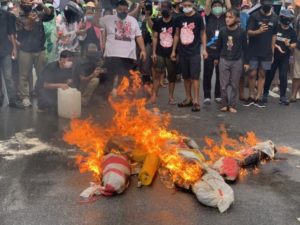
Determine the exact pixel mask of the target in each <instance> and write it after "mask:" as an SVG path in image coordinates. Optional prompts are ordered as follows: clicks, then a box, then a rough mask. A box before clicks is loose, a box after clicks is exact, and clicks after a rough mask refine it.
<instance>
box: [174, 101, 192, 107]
mask: <svg viewBox="0 0 300 225" xmlns="http://www.w3.org/2000/svg"><path fill="white" fill-rule="evenodd" d="M177 106H178V107H179V108H183V107H191V106H193V102H192V100H191V101H189V102H188V100H187V99H185V100H183V101H182V102H180V103H178V104H177Z"/></svg>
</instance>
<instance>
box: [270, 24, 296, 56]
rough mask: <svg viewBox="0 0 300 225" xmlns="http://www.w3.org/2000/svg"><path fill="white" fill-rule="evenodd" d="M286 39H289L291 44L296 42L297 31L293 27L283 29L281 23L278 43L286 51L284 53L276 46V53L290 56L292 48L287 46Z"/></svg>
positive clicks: (277, 36)
mask: <svg viewBox="0 0 300 225" xmlns="http://www.w3.org/2000/svg"><path fill="white" fill-rule="evenodd" d="M285 40H287V41H288V42H289V43H290V44H293V43H296V42H297V35H296V32H295V31H294V30H293V28H291V27H289V28H288V29H287V30H285V29H282V27H281V25H279V26H278V29H277V34H276V45H279V46H280V48H281V49H282V51H284V52H285V53H284V54H282V53H281V52H280V51H279V50H278V49H277V48H275V53H276V54H278V55H280V56H289V55H290V54H291V50H290V49H289V48H288V47H287V46H286V44H285Z"/></svg>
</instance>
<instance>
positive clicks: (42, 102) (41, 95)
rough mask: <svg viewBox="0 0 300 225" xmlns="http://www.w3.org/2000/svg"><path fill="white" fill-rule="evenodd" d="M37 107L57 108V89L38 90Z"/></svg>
mask: <svg viewBox="0 0 300 225" xmlns="http://www.w3.org/2000/svg"><path fill="white" fill-rule="evenodd" d="M38 107H39V109H56V108H57V90H47V89H41V90H39V92H38Z"/></svg>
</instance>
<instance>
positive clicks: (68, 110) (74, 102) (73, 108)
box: [57, 88, 81, 119]
mask: <svg viewBox="0 0 300 225" xmlns="http://www.w3.org/2000/svg"><path fill="white" fill-rule="evenodd" d="M57 107H58V116H60V117H63V118H67V119H74V118H78V117H80V116H81V93H80V91H78V90H77V89H76V88H68V89H66V90H63V89H61V88H59V89H58V91H57Z"/></svg>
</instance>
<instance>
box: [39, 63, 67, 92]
mask: <svg viewBox="0 0 300 225" xmlns="http://www.w3.org/2000/svg"><path fill="white" fill-rule="evenodd" d="M68 79H73V73H72V69H61V68H60V67H59V63H58V61H54V62H51V63H49V64H47V65H46V67H45V68H44V70H43V71H42V73H41V76H40V78H39V80H38V81H37V86H39V88H43V86H44V83H45V82H46V83H51V84H60V83H66V82H67V80H68Z"/></svg>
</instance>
